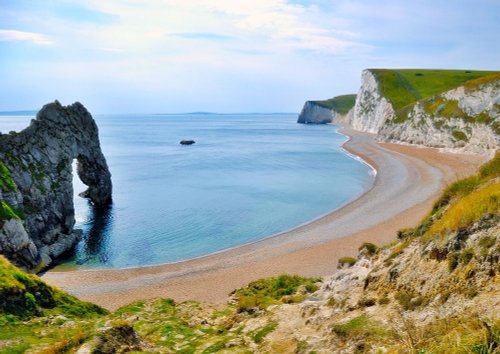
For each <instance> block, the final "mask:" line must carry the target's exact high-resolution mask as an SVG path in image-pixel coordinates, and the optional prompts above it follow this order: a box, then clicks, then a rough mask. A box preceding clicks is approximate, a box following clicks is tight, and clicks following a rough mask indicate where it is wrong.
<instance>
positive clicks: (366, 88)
mask: <svg viewBox="0 0 500 354" xmlns="http://www.w3.org/2000/svg"><path fill="white" fill-rule="evenodd" d="M394 117H395V113H394V109H393V108H392V105H391V104H390V103H389V101H388V100H387V99H386V98H385V97H383V96H382V94H381V93H380V90H379V87H378V82H377V79H376V78H375V76H374V75H373V73H372V72H371V71H369V70H364V71H363V73H362V75H361V88H360V89H359V93H358V96H357V98H356V103H355V104H354V111H353V115H352V117H351V121H350V124H351V126H352V127H353V128H354V129H356V130H360V131H364V132H368V133H378V131H379V130H380V128H381V127H382V125H383V124H384V122H385V121H386V120H389V119H393V118H394Z"/></svg>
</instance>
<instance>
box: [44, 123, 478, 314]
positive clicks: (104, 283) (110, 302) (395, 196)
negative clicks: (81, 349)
mask: <svg viewBox="0 0 500 354" xmlns="http://www.w3.org/2000/svg"><path fill="white" fill-rule="evenodd" d="M343 132H344V133H345V134H347V135H348V136H350V137H351V139H350V140H349V141H348V142H347V143H346V144H345V145H344V148H345V149H346V150H347V151H349V152H350V153H352V154H354V155H356V156H359V157H361V158H362V159H363V160H365V161H366V162H367V163H369V164H370V165H371V166H373V167H374V168H375V169H376V170H377V175H376V178H375V181H374V184H373V186H372V188H371V189H370V190H369V191H367V192H366V193H365V194H363V195H362V196H360V197H359V198H358V199H356V200H355V201H353V202H351V203H350V204H348V205H346V206H344V207H342V208H341V209H339V210H336V211H334V212H332V213H330V214H328V215H325V216H323V217H321V218H319V219H317V220H314V221H312V222H310V223H308V224H306V225H303V226H300V227H298V228H295V229H293V230H290V231H287V232H284V233H281V234H279V235H275V236H273V237H270V238H267V239H264V240H261V241H258V242H255V243H252V244H248V245H244V246H241V247H237V248H234V249H231V250H227V251H223V252H219V253H217V254H212V255H209V256H205V257H201V258H198V259H193V260H189V261H184V262H179V263H174V264H166V265H159V266H150V267H141V268H130V269H109V270H72V271H59V270H57V268H56V269H54V270H51V271H49V272H47V273H46V274H45V275H43V279H44V280H45V281H47V282H49V283H51V284H53V285H56V286H58V287H59V288H61V289H63V290H66V291H67V292H69V293H70V294H72V295H75V296H78V297H79V298H81V299H83V300H87V301H92V302H94V303H96V304H99V305H101V306H103V307H105V308H107V309H110V310H113V309H116V308H118V307H120V306H122V305H125V304H127V303H130V302H132V301H134V300H141V299H149V298H156V297H164V298H166V297H169V298H173V299H174V300H176V301H183V300H198V301H205V302H212V303H222V302H225V301H226V300H227V296H228V294H229V293H230V292H231V291H232V290H234V289H235V288H238V287H242V286H244V285H246V284H247V283H249V282H250V281H252V280H255V279H259V278H263V277H268V276H274V275H278V274H283V273H289V274H300V275H305V276H326V275H329V274H332V273H333V272H334V271H335V269H336V266H337V261H338V258H340V257H343V256H347V255H351V256H352V255H356V253H357V249H358V247H359V246H360V245H361V244H362V243H363V242H365V241H369V242H373V243H375V244H377V245H383V244H387V243H389V242H391V241H392V240H394V239H395V238H396V231H397V230H399V229H402V228H405V227H409V226H413V225H415V224H416V223H418V222H419V221H420V220H421V219H422V218H423V217H424V215H425V214H426V213H427V212H428V211H429V208H430V207H431V205H432V203H433V201H434V200H435V198H436V197H437V195H438V194H439V193H440V191H442V189H443V188H444V187H445V186H446V185H448V184H450V183H451V182H452V181H453V180H456V179H458V178H461V177H464V176H466V175H470V174H472V173H474V172H475V171H476V170H477V167H478V166H479V165H480V164H481V163H483V162H484V161H485V158H482V157H478V156H471V155H458V154H448V153H441V152H439V151H437V150H436V149H430V148H419V147H413V146H406V145H396V144H385V143H384V144H379V143H376V142H375V136H374V135H373V134H366V133H359V132H355V131H352V130H349V129H344V130H343ZM334 187H336V186H332V188H334ZM305 188H307V187H305Z"/></svg>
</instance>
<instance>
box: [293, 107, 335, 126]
mask: <svg viewBox="0 0 500 354" xmlns="http://www.w3.org/2000/svg"><path fill="white" fill-rule="evenodd" d="M334 117H335V111H334V110H332V109H328V108H325V107H321V106H319V105H317V104H316V103H314V102H313V101H307V102H306V103H305V104H304V107H303V108H302V111H301V112H300V114H299V119H298V120H297V123H303V124H326V123H331V122H332V121H333V118H334Z"/></svg>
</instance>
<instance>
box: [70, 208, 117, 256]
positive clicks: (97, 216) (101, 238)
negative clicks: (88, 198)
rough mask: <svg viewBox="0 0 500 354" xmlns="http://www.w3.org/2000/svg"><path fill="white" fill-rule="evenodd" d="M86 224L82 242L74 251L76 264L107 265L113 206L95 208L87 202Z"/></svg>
mask: <svg viewBox="0 0 500 354" xmlns="http://www.w3.org/2000/svg"><path fill="white" fill-rule="evenodd" d="M88 204H89V216H88V220H89V221H88V222H87V223H86V225H85V228H84V232H83V237H82V240H81V241H80V242H79V244H78V245H77V247H76V250H75V261H76V264H79V265H81V264H85V263H87V262H89V261H92V260H93V259H95V260H94V261H96V262H98V263H107V262H108V261H109V258H110V251H109V235H110V233H111V229H112V228H113V218H114V214H113V204H112V203H110V204H108V205H104V206H96V205H94V204H93V203H91V202H89V203H88Z"/></svg>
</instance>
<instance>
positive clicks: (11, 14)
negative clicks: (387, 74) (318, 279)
mask: <svg viewBox="0 0 500 354" xmlns="http://www.w3.org/2000/svg"><path fill="white" fill-rule="evenodd" d="M499 18H500V1H498V0H468V1H465V0H453V1H449V0H412V1H403V0H400V1H396V0H364V1H361V0H330V1H326V0H318V1H307V0H304V1H298V0H293V1H292V0H147V1H146V0H143V1H141V0H74V1H69V0H45V1H40V0H32V1H30V0H0V80H1V81H0V83H1V84H0V111H11V110H28V109H34V110H35V109H39V108H40V107H41V106H43V104H45V103H48V102H51V101H54V100H55V99H58V100H59V101H60V102H61V103H63V104H71V103H73V102H74V101H80V102H82V103H83V104H84V105H85V106H86V107H87V108H88V109H89V110H90V111H91V112H92V113H180V112H199V111H204V112H221V113H231V112H299V111H300V109H301V107H302V105H303V104H304V102H305V101H306V100H311V99H326V98H330V97H333V96H336V95H340V94H347V93H356V92H357V91H358V89H359V85H360V76H361V71H362V70H363V69H365V68H450V69H477V70H500V67H499V66H500V65H499V64H500V41H499V38H498V35H499V33H500V21H499Z"/></svg>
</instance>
